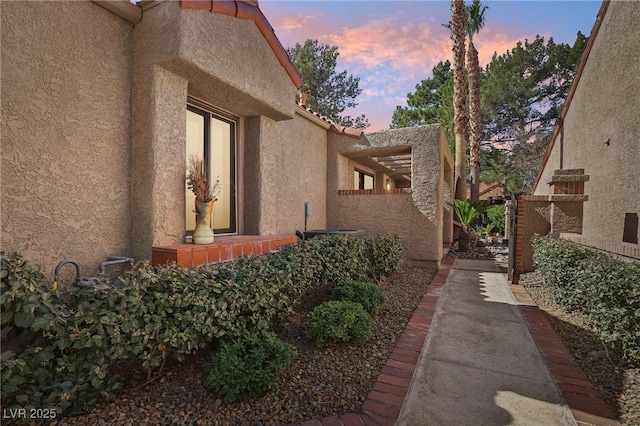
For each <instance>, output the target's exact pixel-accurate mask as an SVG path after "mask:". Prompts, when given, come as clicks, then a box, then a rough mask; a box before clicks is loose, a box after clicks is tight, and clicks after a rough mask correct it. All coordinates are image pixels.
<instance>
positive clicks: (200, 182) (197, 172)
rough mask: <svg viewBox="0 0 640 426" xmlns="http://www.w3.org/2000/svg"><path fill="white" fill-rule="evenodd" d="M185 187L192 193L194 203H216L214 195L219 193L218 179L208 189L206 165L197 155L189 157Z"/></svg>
mask: <svg viewBox="0 0 640 426" xmlns="http://www.w3.org/2000/svg"><path fill="white" fill-rule="evenodd" d="M187 187H188V188H189V189H190V190H191V191H193V194H194V195H195V196H196V201H197V202H199V203H208V202H209V201H217V198H216V195H218V193H219V192H220V179H217V180H216V181H215V183H214V184H213V187H209V178H208V177H207V165H206V164H205V162H204V161H203V160H202V159H200V158H199V157H198V156H197V155H191V157H189V167H188V168H187Z"/></svg>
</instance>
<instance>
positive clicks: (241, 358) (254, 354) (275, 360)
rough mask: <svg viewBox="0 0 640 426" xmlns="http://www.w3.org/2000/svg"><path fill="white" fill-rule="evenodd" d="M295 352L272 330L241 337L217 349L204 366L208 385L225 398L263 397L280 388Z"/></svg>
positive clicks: (232, 399)
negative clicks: (282, 378) (280, 375)
mask: <svg viewBox="0 0 640 426" xmlns="http://www.w3.org/2000/svg"><path fill="white" fill-rule="evenodd" d="M295 353H296V350H295V347H294V346H293V345H290V344H289V343H286V342H283V341H282V340H280V339H278V337H277V336H276V335H275V334H274V333H272V332H267V333H264V334H263V335H255V334H254V335H249V336H245V337H242V338H239V339H237V340H235V341H233V342H231V343H226V344H224V345H222V347H221V348H220V349H219V350H218V351H216V352H214V354H213V355H212V357H211V361H210V362H209V363H208V364H207V365H206V366H205V384H206V385H207V386H209V387H211V388H212V389H213V390H214V391H216V392H217V393H218V394H219V395H220V396H221V397H222V398H223V399H224V400H225V401H231V402H233V401H236V400H238V399H242V400H245V401H247V400H249V399H251V398H255V397H259V396H262V395H264V394H265V393H267V392H269V391H272V390H275V389H276V388H277V387H278V376H279V374H280V372H281V371H282V370H283V369H285V368H287V367H288V366H289V365H290V364H291V360H292V359H293V357H294V356H295Z"/></svg>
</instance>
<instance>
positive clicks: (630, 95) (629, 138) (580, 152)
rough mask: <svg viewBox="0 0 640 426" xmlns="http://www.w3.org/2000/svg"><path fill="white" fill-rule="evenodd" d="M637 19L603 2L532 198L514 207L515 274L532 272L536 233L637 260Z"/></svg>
mask: <svg viewBox="0 0 640 426" xmlns="http://www.w3.org/2000/svg"><path fill="white" fill-rule="evenodd" d="M639 19H640V7H638V5H637V4H636V3H634V2H624V1H612V2H609V1H605V2H603V4H602V7H601V9H600V12H599V13H598V17H597V20H596V23H595V25H594V27H593V30H592V32H591V35H590V37H589V43H588V45H587V47H586V49H585V52H584V54H583V57H582V61H581V64H580V66H579V69H578V72H577V75H576V77H575V79H574V82H573V86H572V88H571V91H570V93H569V96H568V98H567V101H566V102H565V106H564V110H563V112H562V116H561V119H560V121H559V124H558V126H557V127H556V129H555V132H554V134H553V137H552V140H551V143H550V144H549V147H548V149H547V152H546V153H545V156H544V160H543V164H542V168H541V170H540V173H539V174H538V178H537V181H536V184H535V187H534V191H533V195H531V196H524V197H520V199H519V202H518V246H517V247H516V252H517V256H516V265H515V268H516V272H518V273H519V272H527V271H530V270H531V269H532V268H533V265H532V252H531V245H530V238H531V236H532V235H533V234H534V233H539V234H543V235H544V234H547V233H549V232H554V233H559V234H561V235H562V236H563V237H564V238H567V239H571V240H573V241H576V242H578V243H581V244H584V245H587V246H590V247H594V248H597V249H601V250H605V251H608V252H610V253H613V254H616V255H620V256H622V258H624V259H628V260H638V259H640V246H639V245H638V240H639V239H640V230H639V229H638V228H639V227H638V215H639V214H640V171H639V168H640V114H639V113H638V111H640V26H638V24H637V22H638V20H639Z"/></svg>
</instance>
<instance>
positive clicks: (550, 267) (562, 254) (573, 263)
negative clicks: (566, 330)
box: [533, 236, 640, 362]
mask: <svg viewBox="0 0 640 426" xmlns="http://www.w3.org/2000/svg"><path fill="white" fill-rule="evenodd" d="M533 248H534V254H533V259H534V265H535V267H536V271H537V272H538V273H540V275H541V276H542V277H543V278H544V284H545V286H546V287H547V288H548V289H549V290H550V291H551V292H552V293H553V294H554V295H555V298H556V302H557V303H558V304H560V305H562V306H564V307H566V308H567V309H568V310H570V311H571V310H575V311H580V312H583V313H585V314H586V315H587V316H588V317H589V320H590V324H591V326H592V328H593V330H594V331H595V332H596V333H597V334H598V335H599V336H600V338H601V340H602V341H603V342H605V343H607V344H609V345H610V346H611V347H615V348H619V349H621V350H622V351H624V354H625V355H626V356H627V357H628V358H629V359H632V360H635V361H636V362H638V361H640V263H638V262H631V263H628V262H624V261H622V260H618V259H615V258H613V257H612V256H610V255H608V254H605V253H602V252H600V251H597V250H594V249H590V248H586V247H583V246H580V245H577V244H575V243H572V242H570V241H567V240H562V239H560V238H557V237H554V236H546V237H534V238H533Z"/></svg>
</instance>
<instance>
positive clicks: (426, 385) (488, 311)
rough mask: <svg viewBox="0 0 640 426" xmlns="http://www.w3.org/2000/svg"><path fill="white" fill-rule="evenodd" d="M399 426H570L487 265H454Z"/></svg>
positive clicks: (502, 285) (501, 281)
mask: <svg viewBox="0 0 640 426" xmlns="http://www.w3.org/2000/svg"><path fill="white" fill-rule="evenodd" d="M441 291H442V294H441V296H440V299H439V303H438V306H437V308H436V312H435V315H434V317H433V321H432V323H431V327H430V330H429V334H428V336H427V340H426V342H425V344H424V346H423V348H422V352H421V354H420V359H419V360H418V364H417V366H416V370H415V373H414V376H413V379H412V382H411V385H410V388H409V391H408V394H407V397H406V398H405V401H404V405H403V407H402V410H401V412H400V415H399V417H398V422H397V424H398V425H403V426H424V425H437V426H440V425H456V426H457V425H506V424H510V425H575V424H576V423H575V420H574V419H573V416H572V414H571V411H570V410H569V408H568V407H567V405H566V403H565V402H564V399H563V397H562V394H561V393H560V390H559V389H558V386H557V385H556V383H555V382H554V381H553V379H552V377H551V374H550V372H549V369H548V367H547V365H546V363H545V362H544V358H543V357H542V354H541V353H540V352H539V350H538V347H537V346H536V344H535V342H534V340H533V338H532V336H531V334H530V333H529V329H528V327H527V325H526V322H525V321H524V319H523V317H522V314H521V312H520V310H519V309H518V307H517V305H516V303H515V300H514V298H513V295H512V294H511V292H510V290H509V285H508V283H507V280H506V277H505V275H504V274H503V273H500V272H499V268H498V265H496V264H495V262H493V261H482V260H467V259H456V260H455V262H454V265H453V268H452V269H451V271H450V272H449V275H448V277H447V281H446V283H445V285H444V286H443V287H442V289H441Z"/></svg>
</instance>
